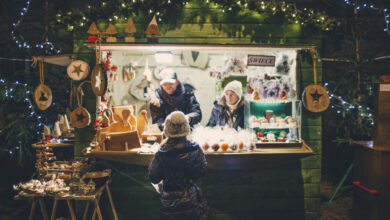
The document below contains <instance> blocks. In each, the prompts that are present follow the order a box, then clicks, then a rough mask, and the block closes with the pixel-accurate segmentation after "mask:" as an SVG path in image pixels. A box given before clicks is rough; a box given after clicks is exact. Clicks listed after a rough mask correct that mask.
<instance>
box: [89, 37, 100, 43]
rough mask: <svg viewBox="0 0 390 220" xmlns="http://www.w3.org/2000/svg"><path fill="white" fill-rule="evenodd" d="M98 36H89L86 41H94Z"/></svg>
mask: <svg viewBox="0 0 390 220" xmlns="http://www.w3.org/2000/svg"><path fill="white" fill-rule="evenodd" d="M97 39H98V37H96V36H89V37H88V42H90V43H95V41H97Z"/></svg>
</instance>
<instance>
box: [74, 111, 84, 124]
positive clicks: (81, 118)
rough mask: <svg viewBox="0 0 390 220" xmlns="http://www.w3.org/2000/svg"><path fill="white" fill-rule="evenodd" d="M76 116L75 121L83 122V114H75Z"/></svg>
mask: <svg viewBox="0 0 390 220" xmlns="http://www.w3.org/2000/svg"><path fill="white" fill-rule="evenodd" d="M76 115H77V121H80V122H83V120H84V118H85V116H84V114H83V113H81V114H76Z"/></svg>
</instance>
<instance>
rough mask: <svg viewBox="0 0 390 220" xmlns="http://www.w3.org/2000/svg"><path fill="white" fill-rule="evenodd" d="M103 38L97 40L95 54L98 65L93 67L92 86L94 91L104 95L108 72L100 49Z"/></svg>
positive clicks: (96, 93) (98, 94) (97, 94)
mask: <svg viewBox="0 0 390 220" xmlns="http://www.w3.org/2000/svg"><path fill="white" fill-rule="evenodd" d="M100 43H101V39H100V38H99V40H98V42H95V55H96V65H95V67H94V68H93V69H92V74H91V87H92V91H93V93H95V95H96V96H103V95H104V94H105V93H106V92H107V88H108V87H107V86H108V78H107V73H106V68H105V67H104V64H103V63H102V53H101V51H100Z"/></svg>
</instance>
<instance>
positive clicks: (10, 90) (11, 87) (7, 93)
mask: <svg viewBox="0 0 390 220" xmlns="http://www.w3.org/2000/svg"><path fill="white" fill-rule="evenodd" d="M0 84H1V85H2V87H4V97H6V98H10V99H14V98H16V96H17V95H16V94H15V93H16V92H17V88H15V87H22V88H26V87H27V83H21V82H19V81H15V82H7V81H6V80H5V79H0ZM30 94H32V92H31V91H30V90H28V89H27V90H26V92H25V95H26V96H27V97H24V98H23V100H22V101H23V103H25V104H26V107H27V108H28V109H29V110H30V113H29V114H28V115H27V117H28V118H32V117H34V116H35V118H36V120H37V122H38V123H37V124H36V128H37V129H40V130H42V126H43V125H44V123H43V122H42V116H40V115H38V114H37V113H36V112H35V110H34V105H33V103H32V101H31V100H30V98H28V96H29V95H30ZM52 105H55V103H54V102H53V103H52ZM39 134H40V132H39V131H37V135H38V136H39ZM19 144H21V142H20V141H19ZM13 149H16V150H19V149H20V147H19V146H16V147H14V148H12V149H9V151H8V152H9V154H10V155H12V154H13V153H14V152H13Z"/></svg>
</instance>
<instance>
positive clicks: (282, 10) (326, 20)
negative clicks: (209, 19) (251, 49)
mask: <svg viewBox="0 0 390 220" xmlns="http://www.w3.org/2000/svg"><path fill="white" fill-rule="evenodd" d="M140 3H143V0H132V1H122V2H121V3H119V5H114V6H113V5H111V4H115V3H112V2H104V1H103V2H101V3H100V4H101V5H100V7H95V6H91V5H88V6H87V9H86V10H84V11H81V10H79V11H75V10H72V11H68V12H63V13H61V12H60V13H57V15H56V18H57V22H59V23H63V24H65V25H67V27H68V30H69V31H72V30H73V29H74V27H75V26H81V27H83V26H84V25H85V24H86V23H87V22H89V21H90V18H89V16H88V15H90V14H92V13H93V12H94V11H95V13H96V12H97V11H99V10H102V9H103V10H104V9H107V8H109V7H111V8H114V9H115V11H114V12H113V13H112V15H111V16H109V17H108V18H107V19H108V21H109V22H112V21H117V20H118V19H121V18H123V19H124V21H126V20H127V16H123V13H120V12H121V10H123V9H133V8H135V7H136V6H137V4H140ZM204 3H206V4H207V5H209V7H210V8H214V9H220V10H221V11H222V13H224V14H226V13H229V12H230V11H237V10H238V11H244V10H253V11H257V12H259V13H264V12H267V13H272V14H276V13H278V14H280V15H283V16H284V17H286V18H287V19H288V21H290V22H293V23H296V24H300V25H303V26H306V25H308V24H312V25H314V26H316V27H319V28H321V29H322V30H325V31H330V30H332V29H334V28H335V27H336V25H337V20H336V19H334V18H331V17H329V16H327V15H326V14H325V12H319V11H318V12H317V11H314V10H313V9H308V8H303V9H298V8H297V6H296V4H294V3H286V2H284V1H261V2H260V3H258V2H257V1H250V0H239V1H234V2H233V1H232V2H229V3H224V4H220V3H218V1H217V0H206V1H205V2H204ZM180 5H181V6H180ZM187 5H189V2H188V1H183V2H182V1H177V0H172V1H171V0H168V1H166V2H165V1H163V2H162V3H161V7H157V8H158V9H153V8H150V9H149V10H148V13H149V14H150V15H156V16H158V21H160V22H161V21H162V20H163V18H162V17H164V16H165V14H164V12H163V11H165V9H166V8H168V7H172V6H176V7H186V6H187ZM127 14H128V13H127Z"/></svg>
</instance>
